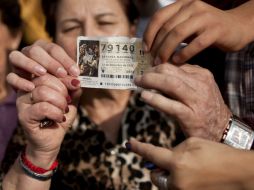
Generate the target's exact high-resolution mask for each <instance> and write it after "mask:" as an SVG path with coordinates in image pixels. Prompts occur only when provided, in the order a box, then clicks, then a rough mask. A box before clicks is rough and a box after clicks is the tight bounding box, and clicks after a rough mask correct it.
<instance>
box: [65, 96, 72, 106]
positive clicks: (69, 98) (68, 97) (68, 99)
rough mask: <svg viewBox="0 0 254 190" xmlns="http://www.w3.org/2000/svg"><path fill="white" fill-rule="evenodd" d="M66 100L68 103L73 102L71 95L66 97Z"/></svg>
mask: <svg viewBox="0 0 254 190" xmlns="http://www.w3.org/2000/svg"><path fill="white" fill-rule="evenodd" d="M66 101H67V103H68V104H70V103H71V102H72V100H71V97H70V96H69V95H68V96H67V97H66Z"/></svg>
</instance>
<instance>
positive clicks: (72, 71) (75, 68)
mask: <svg viewBox="0 0 254 190" xmlns="http://www.w3.org/2000/svg"><path fill="white" fill-rule="evenodd" d="M70 74H71V75H72V76H74V77H77V76H79V74H80V71H79V68H78V66H77V65H72V66H71V67H70Z"/></svg>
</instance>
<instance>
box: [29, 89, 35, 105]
mask: <svg viewBox="0 0 254 190" xmlns="http://www.w3.org/2000/svg"><path fill="white" fill-rule="evenodd" d="M30 101H31V103H32V104H33V103H34V98H33V92H31V93H30Z"/></svg>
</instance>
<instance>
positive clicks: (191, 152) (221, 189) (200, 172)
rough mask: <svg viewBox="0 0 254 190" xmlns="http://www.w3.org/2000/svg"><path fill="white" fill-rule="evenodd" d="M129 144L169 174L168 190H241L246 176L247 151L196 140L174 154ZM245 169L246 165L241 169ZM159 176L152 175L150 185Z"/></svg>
mask: <svg viewBox="0 0 254 190" xmlns="http://www.w3.org/2000/svg"><path fill="white" fill-rule="evenodd" d="M130 144H131V150H132V151H133V152H135V153H137V154H139V155H140V156H142V157H144V158H145V159H146V160H149V161H151V162H152V163H154V164H155V165H157V166H158V167H159V168H161V169H164V170H167V171H169V173H170V175H169V176H168V180H167V182H168V183H167V184H168V187H169V188H168V189H179V190H204V189H205V190H236V189H238V190H240V189H243V187H242V186H240V183H239V182H240V181H241V180H242V178H244V176H246V175H245V174H244V173H245V172H246V171H245V172H242V170H243V169H242V168H241V167H242V166H243V165H244V164H243V165H242V161H243V158H244V155H245V154H246V155H247V154H250V153H248V152H247V151H242V150H238V149H233V148H231V147H229V146H227V145H224V144H220V143H215V142H212V141H207V140H203V139H198V138H190V139H188V140H186V141H184V142H183V143H181V144H180V145H178V146H177V147H175V148H174V149H173V150H169V149H166V148H161V147H156V146H153V145H150V144H146V143H141V142H138V141H136V140H135V139H131V141H130ZM239 155H241V156H239ZM245 158H246V157H245ZM248 161H250V159H248ZM246 166H247V167H248V164H245V166H244V167H246ZM161 175H162V171H158V170H157V171H154V172H152V176H151V177H152V181H153V183H154V184H155V185H157V186H158V185H159V184H158V177H160V176H161ZM251 181H252V180H251ZM252 187H253V186H252Z"/></svg>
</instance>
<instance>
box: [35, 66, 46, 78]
mask: <svg viewBox="0 0 254 190" xmlns="http://www.w3.org/2000/svg"><path fill="white" fill-rule="evenodd" d="M34 70H35V72H36V74H37V75H39V76H41V75H45V74H46V73H47V70H46V69H45V68H44V67H42V66H38V65H36V66H35V67H34Z"/></svg>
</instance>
